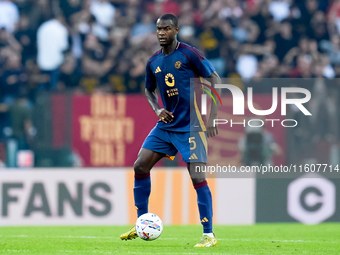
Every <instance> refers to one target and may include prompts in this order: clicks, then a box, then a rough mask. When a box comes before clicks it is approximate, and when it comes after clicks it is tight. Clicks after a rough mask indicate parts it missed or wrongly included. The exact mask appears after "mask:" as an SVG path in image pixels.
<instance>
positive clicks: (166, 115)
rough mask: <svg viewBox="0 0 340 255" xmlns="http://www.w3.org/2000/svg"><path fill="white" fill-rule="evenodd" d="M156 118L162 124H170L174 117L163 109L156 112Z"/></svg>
mask: <svg viewBox="0 0 340 255" xmlns="http://www.w3.org/2000/svg"><path fill="white" fill-rule="evenodd" d="M156 114H157V116H158V118H159V119H160V120H161V121H163V122H164V123H168V122H172V121H173V120H174V115H173V114H172V112H169V111H167V110H165V109H164V108H162V109H159V110H158V111H156Z"/></svg>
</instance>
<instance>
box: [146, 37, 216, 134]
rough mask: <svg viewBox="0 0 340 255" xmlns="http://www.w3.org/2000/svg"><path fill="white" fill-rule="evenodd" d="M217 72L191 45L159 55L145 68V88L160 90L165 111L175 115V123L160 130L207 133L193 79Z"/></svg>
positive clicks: (161, 126)
mask: <svg viewBox="0 0 340 255" xmlns="http://www.w3.org/2000/svg"><path fill="white" fill-rule="evenodd" d="M214 71H215V68H214V67H213V66H212V65H211V64H210V62H209V61H208V60H207V59H206V58H205V57H204V56H203V55H202V53H201V52H200V51H199V50H198V49H196V48H195V47H192V46H190V45H188V44H185V43H181V42H178V44H177V47H176V49H175V50H174V51H173V52H172V53H170V54H169V55H164V54H163V52H162V50H159V51H157V52H156V53H155V54H154V55H152V56H151V58H150V59H149V60H148V63H147V65H146V78H145V87H146V88H147V89H156V87H158V90H159V93H160V96H161V98H162V102H163V105H164V108H165V109H166V110H168V111H169V112H172V113H173V115H174V121H173V122H171V123H164V122H161V121H159V122H158V124H157V125H158V126H159V127H160V128H162V129H165V130H168V131H176V132H188V131H205V126H204V123H203V120H202V117H201V114H200V112H199V109H198V100H199V99H197V95H196V93H192V92H193V91H195V84H194V82H191V81H190V79H191V78H199V77H203V78H208V77H209V76H210V75H211V74H212V73H213V72H214Z"/></svg>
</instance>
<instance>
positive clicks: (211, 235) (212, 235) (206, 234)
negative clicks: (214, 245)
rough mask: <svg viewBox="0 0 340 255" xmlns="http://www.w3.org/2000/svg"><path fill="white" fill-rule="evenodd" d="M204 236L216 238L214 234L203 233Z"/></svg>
mask: <svg viewBox="0 0 340 255" xmlns="http://www.w3.org/2000/svg"><path fill="white" fill-rule="evenodd" d="M203 235H204V236H209V237H211V238H214V237H215V235H214V233H203Z"/></svg>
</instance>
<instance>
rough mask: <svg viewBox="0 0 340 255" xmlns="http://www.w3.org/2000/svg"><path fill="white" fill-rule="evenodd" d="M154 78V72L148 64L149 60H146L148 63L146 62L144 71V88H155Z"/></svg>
mask: <svg viewBox="0 0 340 255" xmlns="http://www.w3.org/2000/svg"><path fill="white" fill-rule="evenodd" d="M156 86H157V84H156V78H155V75H154V73H153V72H152V70H151V66H150V60H149V61H148V63H147V64H146V72H145V88H146V89H150V90H154V89H156Z"/></svg>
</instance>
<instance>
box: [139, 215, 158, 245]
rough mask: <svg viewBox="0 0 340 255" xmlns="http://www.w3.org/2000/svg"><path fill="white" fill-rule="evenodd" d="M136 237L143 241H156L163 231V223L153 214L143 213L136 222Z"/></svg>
mask: <svg viewBox="0 0 340 255" xmlns="http://www.w3.org/2000/svg"><path fill="white" fill-rule="evenodd" d="M135 228H136V232H137V235H138V236H139V237H140V238H141V239H143V240H145V241H153V240H155V239H157V238H158V237H159V236H160V235H161V234H162V231H163V222H162V220H161V218H159V217H158V216H157V215H156V214H154V213H145V214H143V215H141V216H139V218H138V219H137V221H136V225H135Z"/></svg>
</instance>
